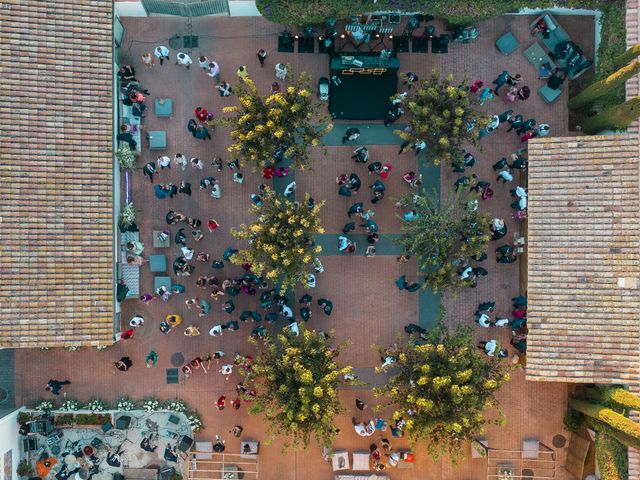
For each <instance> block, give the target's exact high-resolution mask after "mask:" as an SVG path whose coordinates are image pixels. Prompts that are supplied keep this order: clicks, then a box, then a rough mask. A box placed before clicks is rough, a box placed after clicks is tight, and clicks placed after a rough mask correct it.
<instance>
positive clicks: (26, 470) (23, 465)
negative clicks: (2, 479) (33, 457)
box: [16, 460, 35, 477]
mask: <svg viewBox="0 0 640 480" xmlns="http://www.w3.org/2000/svg"><path fill="white" fill-rule="evenodd" d="M16 473H17V474H18V475H19V476H21V477H31V476H33V474H34V473H35V470H34V469H33V466H32V465H31V463H30V462H28V461H27V460H21V461H20V463H19V464H18V467H17V468H16Z"/></svg>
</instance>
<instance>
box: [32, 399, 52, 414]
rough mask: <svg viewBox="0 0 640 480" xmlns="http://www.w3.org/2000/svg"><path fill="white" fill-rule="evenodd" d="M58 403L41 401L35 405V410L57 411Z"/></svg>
mask: <svg viewBox="0 0 640 480" xmlns="http://www.w3.org/2000/svg"><path fill="white" fill-rule="evenodd" d="M55 408H56V402H55V401H53V400H39V401H38V402H36V404H35V405H34V407H33V409H34V410H36V411H38V412H50V411H51V410H55Z"/></svg>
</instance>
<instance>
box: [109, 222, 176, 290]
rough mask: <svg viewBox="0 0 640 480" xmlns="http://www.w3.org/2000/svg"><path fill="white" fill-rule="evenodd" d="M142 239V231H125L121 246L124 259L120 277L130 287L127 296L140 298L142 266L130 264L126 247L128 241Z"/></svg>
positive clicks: (121, 236)
mask: <svg viewBox="0 0 640 480" xmlns="http://www.w3.org/2000/svg"><path fill="white" fill-rule="evenodd" d="M139 239H140V232H123V233H122V234H121V235H120V246H121V256H122V261H121V263H120V269H121V270H120V278H121V279H122V280H124V282H125V283H126V284H127V287H129V291H128V293H127V298H138V296H139V295H140V267H139V266H138V265H129V264H127V262H126V247H125V245H126V244H127V243H128V242H137V241H139ZM165 270H166V269H165Z"/></svg>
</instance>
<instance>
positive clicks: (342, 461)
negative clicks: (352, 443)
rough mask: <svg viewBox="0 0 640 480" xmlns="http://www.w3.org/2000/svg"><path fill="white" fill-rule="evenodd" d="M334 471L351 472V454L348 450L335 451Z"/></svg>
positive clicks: (332, 463) (332, 458) (332, 461)
mask: <svg viewBox="0 0 640 480" xmlns="http://www.w3.org/2000/svg"><path fill="white" fill-rule="evenodd" d="M331 466H332V467H333V471H334V472H337V471H339V470H349V453H348V452H347V451H346V450H335V451H334V452H333V455H332V456H331Z"/></svg>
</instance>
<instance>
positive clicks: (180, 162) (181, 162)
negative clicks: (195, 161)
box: [173, 153, 188, 172]
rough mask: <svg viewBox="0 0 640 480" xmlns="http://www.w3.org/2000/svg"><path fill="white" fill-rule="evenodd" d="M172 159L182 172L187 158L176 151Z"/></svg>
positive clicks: (185, 166)
mask: <svg viewBox="0 0 640 480" xmlns="http://www.w3.org/2000/svg"><path fill="white" fill-rule="evenodd" d="M173 161H174V162H176V165H178V166H179V167H180V168H181V169H182V171H183V172H184V170H185V168H187V163H188V162H187V158H186V157H185V156H184V155H182V154H181V153H176V155H175V157H173Z"/></svg>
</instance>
